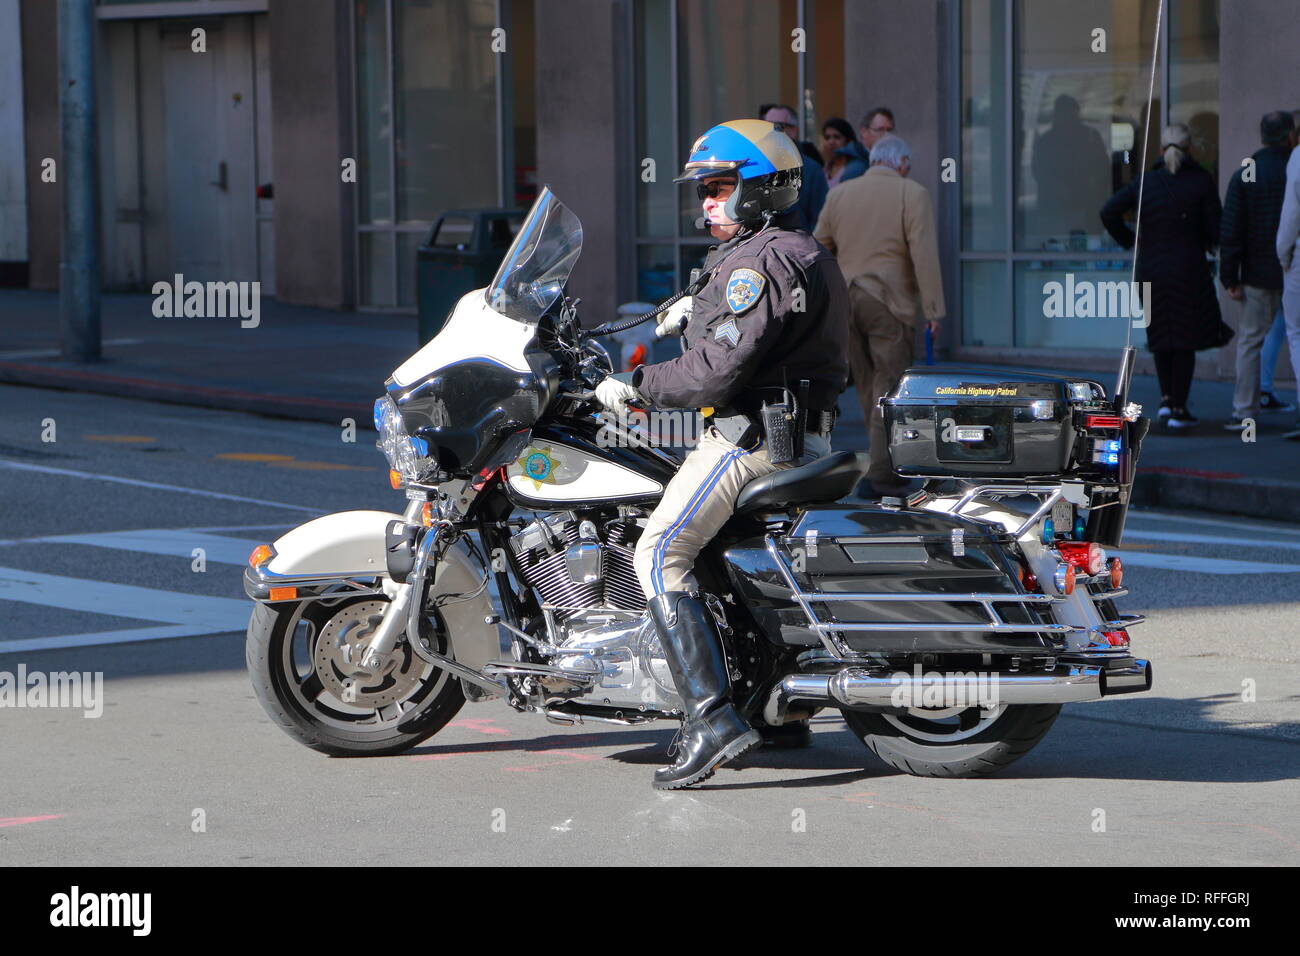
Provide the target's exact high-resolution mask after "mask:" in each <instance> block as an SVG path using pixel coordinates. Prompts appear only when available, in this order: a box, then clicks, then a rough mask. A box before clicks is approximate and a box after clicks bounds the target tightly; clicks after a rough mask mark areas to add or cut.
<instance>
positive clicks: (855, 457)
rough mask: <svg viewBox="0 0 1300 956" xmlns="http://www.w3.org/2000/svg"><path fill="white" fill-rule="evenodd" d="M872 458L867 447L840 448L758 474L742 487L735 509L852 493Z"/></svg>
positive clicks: (831, 498)
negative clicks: (806, 462) (862, 448)
mask: <svg viewBox="0 0 1300 956" xmlns="http://www.w3.org/2000/svg"><path fill="white" fill-rule="evenodd" d="M870 462H871V458H870V456H869V455H868V454H867V453H866V452H864V451H837V452H832V453H831V454H829V455H826V456H825V457H822V458H818V459H816V460H815V461H810V462H809V463H808V464H806V465H799V466H797V467H795V468H786V469H783V470H781V471H777V472H773V473H772V474H770V475H764V476H763V477H762V478H755V479H754V480H753V481H751V482H750V483H749V484H747V485H745V487H744V488H742V489H741V490H740V495H739V496H738V497H737V498H736V512H735V513H736V514H741V513H742V512H748V511H763V510H766V509H776V508H784V507H786V506H788V505H794V504H812V503H814V502H826V501H839V500H840V499H841V498H843V497H845V496H846V495H849V494H851V493H852V491H853V489H854V488H855V487H856V486H857V483H858V481H859V480H860V479H861V478H862V476H863V475H864V474H866V471H867V466H868V464H870Z"/></svg>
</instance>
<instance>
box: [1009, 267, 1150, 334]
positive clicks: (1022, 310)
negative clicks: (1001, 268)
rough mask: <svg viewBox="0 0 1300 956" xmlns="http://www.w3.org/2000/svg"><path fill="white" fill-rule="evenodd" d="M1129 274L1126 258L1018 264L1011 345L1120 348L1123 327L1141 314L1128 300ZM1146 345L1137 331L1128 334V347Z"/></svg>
mask: <svg viewBox="0 0 1300 956" xmlns="http://www.w3.org/2000/svg"><path fill="white" fill-rule="evenodd" d="M1130 270H1131V267H1130V264H1129V261H1128V260H1127V259H1101V260H1098V259H1088V260H1080V261H1064V260H1055V261H1044V260H1036V261H1033V262H1017V263H1016V271H1015V276H1016V290H1015V295H1016V304H1015V305H1016V307H1015V316H1016V330H1015V344H1016V345H1017V346H1020V347H1022V348H1033V349H1048V348H1072V349H1106V348H1121V347H1122V346H1123V345H1124V338H1125V334H1126V327H1127V326H1128V325H1129V323H1130V322H1132V321H1133V320H1134V319H1136V318H1139V317H1140V316H1141V312H1142V306H1141V304H1140V302H1139V303H1135V302H1133V301H1132V300H1131V295H1130V293H1131V291H1132V285H1131V283H1130V282H1129V279H1130V277H1131V271H1130ZM1139 298H1140V296H1139ZM1145 341H1146V339H1145V337H1144V335H1143V332H1142V330H1141V329H1133V330H1132V336H1131V344H1133V345H1142V344H1144V343H1145Z"/></svg>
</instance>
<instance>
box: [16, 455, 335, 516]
mask: <svg viewBox="0 0 1300 956" xmlns="http://www.w3.org/2000/svg"><path fill="white" fill-rule="evenodd" d="M0 468H13V469H15V470H16V471H34V472H37V473H39V474H43V475H60V476H62V477H65V478H83V479H86V480H89V481H108V482H112V483H113V484H118V485H133V486H134V487H137V488H153V489H156V490H158V491H177V492H180V493H181V494H186V495H198V496H199V497H201V498H216V499H218V500H220V501H239V502H243V503H244V504H250V505H261V506H262V507H264V508H284V509H287V510H289V511H304V512H306V513H308V514H319V513H320V510H319V509H317V508H308V507H306V506H305V505H290V504H284V503H283V502H279V501H263V500H262V499H261V498H249V497H246V496H244V495H228V494H226V493H225V492H221V491H206V490H204V489H202V488H186V487H185V486H184V485H167V484H163V483H162V482H159V481H142V480H140V479H139V478H120V477H118V476H117V475H101V474H96V473H94V472H89V471H73V470H72V469H71V468H52V467H50V466H49V465H32V464H28V463H27V462H22V461H12V460H10V459H8V458H0Z"/></svg>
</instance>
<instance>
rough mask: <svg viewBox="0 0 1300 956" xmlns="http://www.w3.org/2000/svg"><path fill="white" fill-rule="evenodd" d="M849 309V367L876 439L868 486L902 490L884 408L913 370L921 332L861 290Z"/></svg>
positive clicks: (852, 294) (854, 289)
mask: <svg viewBox="0 0 1300 956" xmlns="http://www.w3.org/2000/svg"><path fill="white" fill-rule="evenodd" d="M849 303H850V304H851V305H852V307H853V317H852V321H851V322H849V365H850V367H851V368H852V369H853V385H854V387H855V388H856V389H857V390H858V401H859V402H860V403H861V404H862V418H863V420H864V421H865V422H866V423H867V432H868V434H869V435H870V438H871V448H870V451H871V467H870V468H869V469H868V470H867V480H868V481H870V482H871V483H872V484H876V485H889V484H897V483H898V481H899V479H898V477H897V476H896V475H895V474H894V469H893V466H892V465H891V464H890V461H889V438H888V436H887V435H886V434H885V419H884V416H883V415H882V414H881V413H880V405H879V402H880V398H881V396H882V395H885V394H886V393H888V392H889V390H890V389H892V388H893V387H894V385H895V384H896V383H897V382H898V380H899V378H900V377H901V376H902V374H903V372H905V371H906V370H907V367H908V366H909V365H911V364H912V342H913V339H914V336H915V330H914V329H913V328H912V326H911V325H909V324H908V323H906V322H904V321H902V320H901V319H898V318H896V317H895V316H894V313H892V312H890V311H889V309H888V308H886V307H885V304H884V303H883V302H881V301H880V300H879V299H877V298H876V297H875V296H873V295H871V294H870V293H869V292H865V291H864V290H863V289H862V288H860V287H859V286H857V285H851V286H849Z"/></svg>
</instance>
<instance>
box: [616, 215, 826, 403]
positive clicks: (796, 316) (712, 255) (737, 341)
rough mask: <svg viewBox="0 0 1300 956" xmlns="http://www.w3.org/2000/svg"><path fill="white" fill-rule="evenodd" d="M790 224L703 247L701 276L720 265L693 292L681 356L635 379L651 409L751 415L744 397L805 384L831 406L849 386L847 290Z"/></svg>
mask: <svg viewBox="0 0 1300 956" xmlns="http://www.w3.org/2000/svg"><path fill="white" fill-rule="evenodd" d="M793 218H794V217H792V216H790V215H788V214H787V215H786V216H783V217H780V218H778V219H777V220H776V221H775V223H774V224H773V226H772V227H770V228H768V229H767V230H766V231H763V232H761V233H759V234H757V235H756V234H755V233H754V232H751V231H747V230H745V231H742V232H741V233H740V234H738V235H737V236H736V237H735V238H734V239H731V240H729V241H727V242H725V243H722V244H721V245H719V246H715V247H714V248H713V249H712V250H710V252H709V255H708V257H707V258H706V259H705V260H704V268H705V270H706V271H707V270H708V269H710V268H712V267H713V266H714V265H715V264H717V263H718V262H719V261H722V266H721V268H720V269H718V270H717V272H716V273H715V274H714V275H713V276H712V277H711V278H710V280H709V281H708V282H707V283H706V284H705V286H704V287H703V288H702V289H701V290H700V291H699V292H697V293H696V295H695V301H694V304H693V306H692V308H691V318H690V324H689V325H687V327H686V333H685V335H684V336H683V338H684V351H683V353H682V354H681V355H680V356H679V357H677V358H675V359H672V360H670V361H667V362H660V363H658V364H656V365H642V366H640V367H639V368H638V369H637V370H636V373H635V374H634V376H633V378H632V384H633V385H635V386H636V388H637V390H638V391H640V392H641V394H642V395H644V396H645V397H646V398H647V399H649V400H650V402H651V403H653V404H654V405H657V406H659V407H660V408H700V407H709V406H712V407H714V408H717V409H722V408H725V407H735V408H737V409H740V410H742V411H751V409H752V408H753V407H756V404H757V403H756V402H753V401H749V400H747V395H746V393H747V391H749V390H753V389H757V388H764V387H770V386H780V385H784V386H786V387H788V388H790V389H792V390H794V389H796V388H797V386H798V382H799V380H800V379H808V380H809V382H810V383H811V388H810V391H809V405H810V407H811V408H812V409H813V410H817V411H825V410H830V409H832V408H834V407H835V403H836V401H837V399H838V398H839V396H840V393H841V392H843V391H844V388H845V386H846V385H847V384H848V323H849V293H848V288H847V286H846V285H845V284H844V276H843V274H842V273H841V272H840V267H839V265H838V263H836V261H835V258H834V256H832V255H831V254H830V252H829V251H828V250H827V249H826V247H825V246H823V245H822V244H821V243H819V242H818V241H817V240H816V239H814V238H813V237H812V236H810V235H809V234H808V233H806V232H804V231H803V230H797V229H793V228H790V226H791V225H792V224H793ZM769 397H770V396H769ZM746 406H750V407H746Z"/></svg>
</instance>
